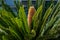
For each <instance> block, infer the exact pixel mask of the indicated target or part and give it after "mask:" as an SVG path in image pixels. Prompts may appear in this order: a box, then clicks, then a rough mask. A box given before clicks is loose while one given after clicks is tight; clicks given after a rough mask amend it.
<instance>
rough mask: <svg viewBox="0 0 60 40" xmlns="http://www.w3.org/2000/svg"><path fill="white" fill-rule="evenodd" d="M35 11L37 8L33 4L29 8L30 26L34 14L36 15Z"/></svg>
mask: <svg viewBox="0 0 60 40" xmlns="http://www.w3.org/2000/svg"><path fill="white" fill-rule="evenodd" d="M35 11H36V10H35V8H34V6H31V7H30V8H29V10H28V26H30V25H31V22H32V17H33V15H34V13H35Z"/></svg>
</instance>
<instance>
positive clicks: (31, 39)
mask: <svg viewBox="0 0 60 40" xmlns="http://www.w3.org/2000/svg"><path fill="white" fill-rule="evenodd" d="M1 2H2V9H0V40H60V38H59V37H60V1H59V0H58V1H57V3H56V5H54V0H51V3H50V5H49V7H48V8H47V9H46V10H45V0H36V6H35V8H36V10H37V11H36V12H35V14H34V16H33V17H32V24H31V28H29V27H28V23H27V16H26V13H25V10H24V6H23V5H22V3H20V2H19V1H18V2H17V3H16V1H14V3H15V5H16V9H17V14H18V15H15V13H14V12H13V10H12V9H11V7H10V6H9V5H7V4H5V2H4V0H1ZM31 5H32V4H31V0H28V9H29V7H30V6H31Z"/></svg>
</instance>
